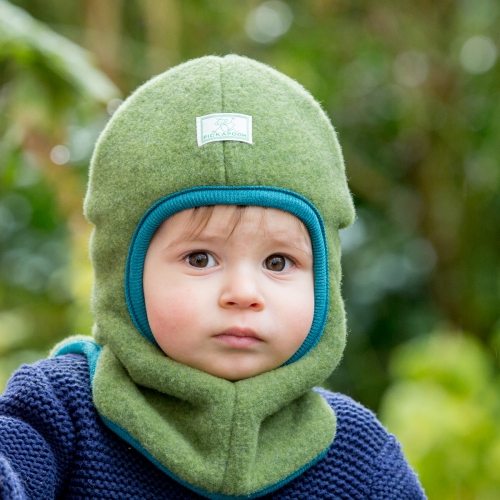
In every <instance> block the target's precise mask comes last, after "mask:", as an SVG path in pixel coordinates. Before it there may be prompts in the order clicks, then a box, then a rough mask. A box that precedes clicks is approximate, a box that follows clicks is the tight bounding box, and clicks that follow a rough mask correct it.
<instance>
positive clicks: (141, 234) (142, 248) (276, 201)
mask: <svg viewBox="0 0 500 500" xmlns="http://www.w3.org/2000/svg"><path fill="white" fill-rule="evenodd" d="M207 205H250V206H251V205H253V206H259V207H268V208H277V209H280V210H284V211H286V212H289V213H291V214H293V215H295V216H296V217H298V218H299V219H300V220H301V221H302V222H303V223H304V224H305V225H306V227H307V229H308V230H309V235H310V237H311V243H312V249H313V258H314V317H313V322H312V325H311V330H310V331H309V334H308V335H307V337H306V339H305V340H304V342H303V344H302V345H301V346H300V348H299V349H298V350H297V352H296V353H295V354H294V355H293V356H292V357H291V358H290V359H289V360H288V361H287V362H286V363H285V364H289V363H293V362H294V361H297V360H298V359H300V358H301V357H303V356H304V355H306V354H307V353H308V352H309V351H310V350H311V349H313V348H314V347H315V346H316V344H317V343H318V341H319V339H320V338H321V335H322V333H323V330H324V328H325V324H326V319H327V316H328V301H329V280H328V250H327V244H326V235H325V228H324V224H323V219H322V218H321V215H320V213H319V212H318V210H317V209H316V207H315V206H314V205H313V204H312V203H311V202H310V201H309V200H307V199H306V198H304V197H303V196H301V195H299V194H298V193H295V192H293V191H289V190H287V189H280V188H274V187H267V186H200V187H196V188H190V189H185V190H183V191H179V192H178V193H174V194H172V195H170V196H166V197H165V198H162V199H161V200H159V201H157V202H156V203H155V204H154V205H152V206H151V207H150V208H149V210H148V211H147V212H146V213H145V214H144V215H143V217H142V219H141V220H140V222H139V224H138V225H137V228H136V230H135V232H134V235H133V237H132V241H131V244H130V247H129V252H128V257H127V266H126V271H125V297H126V300H127V307H128V310H129V313H130V316H131V318H132V321H133V322H134V324H135V326H136V327H137V329H138V330H139V332H140V333H141V334H142V335H143V336H144V337H145V338H146V339H148V340H149V341H150V342H151V343H153V344H154V345H156V346H157V345H158V344H157V342H156V340H155V338H154V336H153V333H152V332H151V328H150V326H149V323H148V318H147V314H146V304H145V301H144V291H143V287H142V279H143V272H144V260H145V258H146V253H147V250H148V247H149V243H150V241H151V238H152V237H153V235H154V233H155V231H156V230H157V229H158V227H159V226H160V224H161V223H162V222H163V221H164V220H165V219H167V218H168V217H170V216H172V215H174V214H175V213H177V212H180V211H182V210H187V209H189V208H194V207H200V206H207Z"/></svg>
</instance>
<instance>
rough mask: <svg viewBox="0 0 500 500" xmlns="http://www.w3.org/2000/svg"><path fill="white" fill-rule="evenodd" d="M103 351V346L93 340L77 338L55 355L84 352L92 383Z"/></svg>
mask: <svg viewBox="0 0 500 500" xmlns="http://www.w3.org/2000/svg"><path fill="white" fill-rule="evenodd" d="M101 351H102V347H101V346H100V345H99V344H96V343H95V342H92V341H91V340H77V341H75V342H71V343H69V344H66V345H63V346H62V347H61V348H60V349H58V350H57V351H56V352H55V353H54V355H53V357H54V358H55V357H57V356H62V355H63V354H84V355H85V356H86V357H87V360H88V362H89V370H90V381H91V383H92V381H93V380H94V374H95V369H96V366H97V360H98V359H99V354H101Z"/></svg>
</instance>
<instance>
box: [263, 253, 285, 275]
mask: <svg viewBox="0 0 500 500" xmlns="http://www.w3.org/2000/svg"><path fill="white" fill-rule="evenodd" d="M262 265H263V267H265V268H266V269H269V270H270V271H278V272H279V271H288V269H290V267H292V261H291V260H290V259H289V258H288V257H285V256H284V255H279V254H274V255H270V256H269V257H267V259H266V260H265V261H264V263H263V264H262Z"/></svg>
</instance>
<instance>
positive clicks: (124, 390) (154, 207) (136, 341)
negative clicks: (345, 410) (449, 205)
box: [56, 55, 354, 499]
mask: <svg viewBox="0 0 500 500" xmlns="http://www.w3.org/2000/svg"><path fill="white" fill-rule="evenodd" d="M216 204H231V205H256V206H264V207H272V208H277V209H280V210H285V211H287V212H290V213H292V214H293V215H295V216H296V217H298V218H299V219H300V220H302V221H303V222H304V224H305V225H306V227H307V228H308V230H309V233H310V236H311V241H312V247H313V256H314V281H315V296H314V300H315V306H314V307H315V309H314V318H313V323H312V327H311V331H310V332H309V334H308V336H307V338H306V340H305V341H304V343H303V345H302V346H301V347H300V349H299V350H298V351H297V352H296V353H295V354H294V356H293V357H292V358H291V359H290V360H288V361H287V362H286V363H285V364H284V365H283V366H280V367H279V368H276V369H274V370H272V371H269V372H266V373H262V374H260V375H257V376H255V377H252V378H249V379H245V380H240V381H238V382H230V381H227V380H224V379H220V378H217V377H214V376H213V375H209V374H207V373H204V372H201V371H199V370H197V369H195V368H191V367H188V366H185V365H183V364H181V363H178V362H176V361H173V360H172V359H169V358H168V357H167V356H166V355H165V354H164V353H163V352H162V351H161V350H160V348H159V347H158V345H157V344H156V342H155V339H154V337H153V335H152V333H151V330H150V327H149V324H148V320H147V315H146V309H145V303H144V293H143V288H142V275H143V266H144V259H145V255H146V251H147V248H148V245H149V243H150V240H151V238H152V236H153V234H154V232H155V231H156V229H157V228H158V227H159V225H160V224H161V223H162V222H163V221H164V220H165V219H166V218H167V217H169V216H171V215H172V214H174V213H176V212H179V211H181V210H185V209H188V208H192V207H198V206H204V205H216ZM85 214H86V216H87V218H88V219H89V221H90V222H91V223H93V224H94V226H95V229H94V232H93V234H92V238H91V244H90V248H91V260H92V263H93V266H94V272H95V282H94V288H93V294H92V311H93V313H94V316H95V325H94V329H93V339H91V340H89V339H86V338H84V337H80V338H78V337H77V338H73V339H70V341H67V342H65V343H63V344H62V345H60V346H59V347H58V348H57V349H56V355H60V354H64V353H68V352H81V353H84V354H86V356H87V358H88V359H89V365H90V371H91V386H92V395H93V400H94V404H95V406H96V408H97V411H98V413H99V414H100V416H101V418H102V419H103V421H104V423H105V424H106V425H107V426H108V427H109V428H110V429H112V430H113V431H114V432H115V433H116V434H118V435H119V436H121V437H122V438H123V439H124V440H126V441H127V442H128V443H129V444H130V445H131V446H133V447H135V448H136V449H137V450H139V451H140V452H141V453H142V454H143V455H144V456H146V457H147V458H148V459H149V460H150V461H151V462H152V463H153V464H155V466H157V467H159V468H160V469H161V470H162V471H164V472H165V473H166V474H168V475H169V476H170V477H172V478H173V479H175V480H176V481H178V482H180V483H181V484H183V485H185V486H186V487H188V488H190V489H192V490H194V491H196V492H198V493H200V494H201V495H203V496H205V497H207V498H212V499H230V498H231V499H232V498H256V497H259V496H262V495H264V494H266V493H269V492H271V491H274V490H276V489H278V488H279V487H281V486H282V485H284V484H286V483H287V482H289V481H291V480H292V479H294V478H295V477H297V476H298V475H299V474H301V473H302V472H303V471H305V470H306V469H307V468H309V467H311V466H312V465H314V464H315V463H316V462H317V461H318V460H320V459H321V458H322V457H323V456H324V455H325V453H326V452H327V451H328V449H329V447H330V445H331V443H332V442H333V440H334V437H335V430H336V417H335V414H334V412H333V410H332V409H331V408H330V406H329V405H328V404H327V403H326V402H325V400H324V399H323V398H322V397H321V396H320V395H319V394H318V393H316V392H315V391H313V390H312V387H313V386H315V385H317V384H320V383H321V382H323V381H324V380H325V379H326V378H327V377H328V376H329V375H330V374H331V373H332V371H333V370H334V368H335V367H336V365H337V364H338V362H339V360H340V358H341V355H342V351H343V348H344V343H345V315H344V308H343V303H342V299H341V296H340V280H341V271H340V244H339V237H338V229H339V228H343V227H345V226H347V225H348V224H350V223H351V222H352V221H353V218H354V209H353V205H352V200H351V197H350V194H349V191H348V188H347V183H346V176H345V171H344V163H343V159H342V154H341V150H340V147H339V144H338V141H337V137H336V135H335V132H334V130H333V127H332V125H331V124H330V121H329V120H328V118H327V117H326V115H325V113H324V112H323V111H322V109H321V107H320V106H319V104H318V103H317V102H316V101H315V100H314V99H313V98H312V97H311V95H310V94H309V93H308V92H307V91H306V90H304V88H303V87H302V86H300V85H299V84H298V83H297V82H295V81H293V80H291V79H290V78H288V77H286V76H284V75H283V74H281V73H279V72H277V71H276V70H274V69H272V68H270V67H269V66H266V65H264V64H261V63H259V62H256V61H253V60H251V59H247V58H244V57H239V56H236V55H229V56H226V57H215V56H208V57H202V58H200V59H196V60H192V61H189V62H187V63H184V64H181V65H179V66H177V67H175V68H172V69H170V70H168V71H166V72H165V73H163V74H161V75H158V76H157V77H155V78H153V79H152V80H150V81H149V82H147V83H146V84H144V85H143V86H142V87H140V88H139V89H138V90H137V91H136V92H134V93H133V94H132V95H131V96H130V97H129V98H128V99H127V100H126V101H125V102H124V103H123V104H122V105H121V106H120V108H119V109H118V111H117V112H116V113H115V114H114V116H113V117H112V119H111V120H110V121H109V123H108V125H107V127H106V129H105V130H104V132H103V133H102V135H101V137H100V139H99V141H98V143H97V147H96V150H95V153H94V156H93V158H92V164H91V170H90V181H89V187H88V192H87V196H86V199H85ZM165 286H168V283H165Z"/></svg>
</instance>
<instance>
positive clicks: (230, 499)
mask: <svg viewBox="0 0 500 500" xmlns="http://www.w3.org/2000/svg"><path fill="white" fill-rule="evenodd" d="M99 416H100V417H101V420H102V421H103V422H104V424H105V425H106V426H107V427H109V429H111V430H112V431H113V432H114V433H115V434H117V435H118V436H120V437H121V438H122V439H123V440H124V441H126V442H127V443H128V444H130V445H131V446H132V447H134V448H135V449H136V450H137V451H138V452H140V453H142V455H144V456H145V457H146V458H147V459H148V460H149V461H150V462H151V463H153V464H154V465H156V467H158V468H159V469H160V470H161V471H162V472H164V473H165V474H167V476H169V477H170V478H172V479H173V480H174V481H176V482H178V483H179V484H181V485H182V486H184V487H186V488H188V489H190V490H191V491H194V492H195V493H198V495H201V496H204V497H205V498H209V499H210V500H247V499H248V500H250V499H252V498H258V497H261V496H264V495H267V494H268V493H272V492H273V491H276V490H278V489H279V488H281V487H282V486H284V485H285V484H287V483H289V482H290V481H293V480H294V479H295V478H296V477H298V476H300V475H301V474H302V473H303V472H305V471H306V470H307V469H309V468H311V467H312V466H313V465H315V464H317V463H318V462H319V461H320V460H321V459H322V458H323V457H324V456H325V455H326V454H327V453H328V449H329V448H327V449H326V450H325V451H323V452H322V453H320V454H319V455H318V456H317V457H316V458H315V459H313V460H311V461H310V462H309V463H307V464H306V465H304V466H302V467H301V468H300V469H299V470H297V471H295V472H294V473H293V474H290V475H289V476H287V477H285V478H284V479H282V480H281V481H278V482H277V483H274V484H271V485H269V486H266V487H265V488H263V489H261V490H258V491H254V492H253V493H249V494H247V495H236V496H234V495H223V494H222V493H210V492H209V491H205V490H202V489H200V488H197V487H196V486H193V485H192V484H189V483H187V482H186V481H183V480H182V479H180V478H179V477H177V476H176V475H175V474H174V473H173V472H172V471H170V470H169V469H167V468H166V467H165V466H164V465H163V464H162V463H161V462H159V461H158V460H156V458H155V457H153V455H151V453H149V452H148V451H147V450H146V449H145V448H144V447H143V446H142V445H141V443H140V442H139V441H137V440H136V439H134V438H133V437H132V436H131V435H130V434H129V433H128V432H127V431H126V430H125V429H123V427H121V426H119V425H117V424H115V423H114V422H112V421H111V420H109V419H107V418H105V417H103V416H102V415H99Z"/></svg>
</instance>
